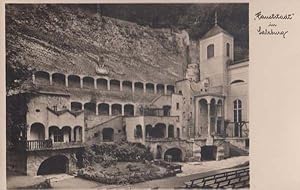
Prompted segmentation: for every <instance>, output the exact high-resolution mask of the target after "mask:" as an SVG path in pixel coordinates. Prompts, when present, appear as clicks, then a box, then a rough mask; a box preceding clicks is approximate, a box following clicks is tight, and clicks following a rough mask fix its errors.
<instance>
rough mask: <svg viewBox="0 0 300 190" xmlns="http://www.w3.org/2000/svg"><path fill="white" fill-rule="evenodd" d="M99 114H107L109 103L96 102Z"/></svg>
mask: <svg viewBox="0 0 300 190" xmlns="http://www.w3.org/2000/svg"><path fill="white" fill-rule="evenodd" d="M98 112H99V115H109V105H108V104H106V103H101V104H98Z"/></svg>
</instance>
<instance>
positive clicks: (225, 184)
mask: <svg viewBox="0 0 300 190" xmlns="http://www.w3.org/2000/svg"><path fill="white" fill-rule="evenodd" d="M249 179H250V177H249V167H244V168H240V169H236V170H231V171H227V172H223V173H218V174H214V175H209V176H206V177H201V178H196V179H192V180H190V181H188V182H185V188H189V189H192V188H205V189H211V188H213V189H219V188H221V189H227V188H233V189H234V188H246V187H249Z"/></svg>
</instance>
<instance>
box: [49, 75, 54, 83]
mask: <svg viewBox="0 0 300 190" xmlns="http://www.w3.org/2000/svg"><path fill="white" fill-rule="evenodd" d="M49 80H50V85H52V84H53V82H52V74H49Z"/></svg>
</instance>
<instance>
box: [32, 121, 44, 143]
mask: <svg viewBox="0 0 300 190" xmlns="http://www.w3.org/2000/svg"><path fill="white" fill-rule="evenodd" d="M44 139H45V126H44V125H43V124H42V123H38V122H37V123H33V124H32V125H31V126H30V140H44Z"/></svg>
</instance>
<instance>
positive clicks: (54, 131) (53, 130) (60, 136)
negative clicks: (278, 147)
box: [49, 126, 64, 142]
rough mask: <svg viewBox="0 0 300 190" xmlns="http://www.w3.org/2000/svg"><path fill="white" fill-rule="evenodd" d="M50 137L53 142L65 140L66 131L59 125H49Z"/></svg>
mask: <svg viewBox="0 0 300 190" xmlns="http://www.w3.org/2000/svg"><path fill="white" fill-rule="evenodd" d="M49 137H50V138H51V139H52V140H53V142H64V133H63V131H62V130H60V129H59V128H58V127H57V126H51V127H49Z"/></svg>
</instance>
